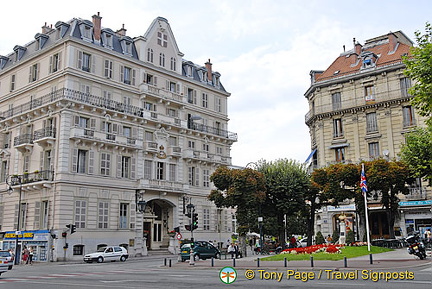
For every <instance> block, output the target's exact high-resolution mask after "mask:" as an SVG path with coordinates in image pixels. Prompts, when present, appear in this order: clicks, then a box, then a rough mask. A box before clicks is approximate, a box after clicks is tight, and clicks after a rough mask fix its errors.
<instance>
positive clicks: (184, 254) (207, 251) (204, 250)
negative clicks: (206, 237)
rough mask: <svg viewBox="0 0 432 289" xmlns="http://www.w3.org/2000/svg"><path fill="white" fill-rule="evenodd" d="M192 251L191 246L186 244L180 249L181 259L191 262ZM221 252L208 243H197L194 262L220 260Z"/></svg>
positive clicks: (194, 250) (194, 248) (195, 244)
mask: <svg viewBox="0 0 432 289" xmlns="http://www.w3.org/2000/svg"><path fill="white" fill-rule="evenodd" d="M190 250H191V244H190V243H188V244H184V245H183V246H181V248H180V257H181V261H182V262H184V261H186V260H190ZM220 255H221V253H220V251H219V249H218V248H216V247H215V246H213V245H212V244H210V243H209V242H206V241H196V242H195V243H194V247H193V256H194V260H195V261H197V260H199V259H202V260H205V259H209V258H212V257H213V258H216V259H220Z"/></svg>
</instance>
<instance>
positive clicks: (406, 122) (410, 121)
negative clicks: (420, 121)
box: [402, 105, 416, 127]
mask: <svg viewBox="0 0 432 289" xmlns="http://www.w3.org/2000/svg"><path fill="white" fill-rule="evenodd" d="M402 113H403V126H404V127H407V126H413V125H415V124H416V121H415V118H414V108H413V107H412V106H411V105H408V106H404V107H403V108H402Z"/></svg>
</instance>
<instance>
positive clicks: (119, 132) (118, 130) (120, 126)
mask: <svg viewBox="0 0 432 289" xmlns="http://www.w3.org/2000/svg"><path fill="white" fill-rule="evenodd" d="M114 125H115V126H116V127H117V129H116V133H117V134H118V135H123V126H122V125H117V124H114ZM113 131H114V127H113Z"/></svg>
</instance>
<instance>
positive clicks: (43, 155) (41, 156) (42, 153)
mask: <svg viewBox="0 0 432 289" xmlns="http://www.w3.org/2000/svg"><path fill="white" fill-rule="evenodd" d="M44 157H45V152H44V151H42V152H40V158H39V159H40V163H39V166H40V170H41V171H43V170H44Z"/></svg>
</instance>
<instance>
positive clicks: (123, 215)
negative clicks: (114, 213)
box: [119, 203, 129, 229]
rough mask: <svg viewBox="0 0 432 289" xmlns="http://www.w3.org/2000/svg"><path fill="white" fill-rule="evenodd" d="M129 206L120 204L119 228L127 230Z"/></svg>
mask: <svg viewBox="0 0 432 289" xmlns="http://www.w3.org/2000/svg"><path fill="white" fill-rule="evenodd" d="M128 217H129V204H126V203H120V216H119V228H120V229H127V228H128Z"/></svg>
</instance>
